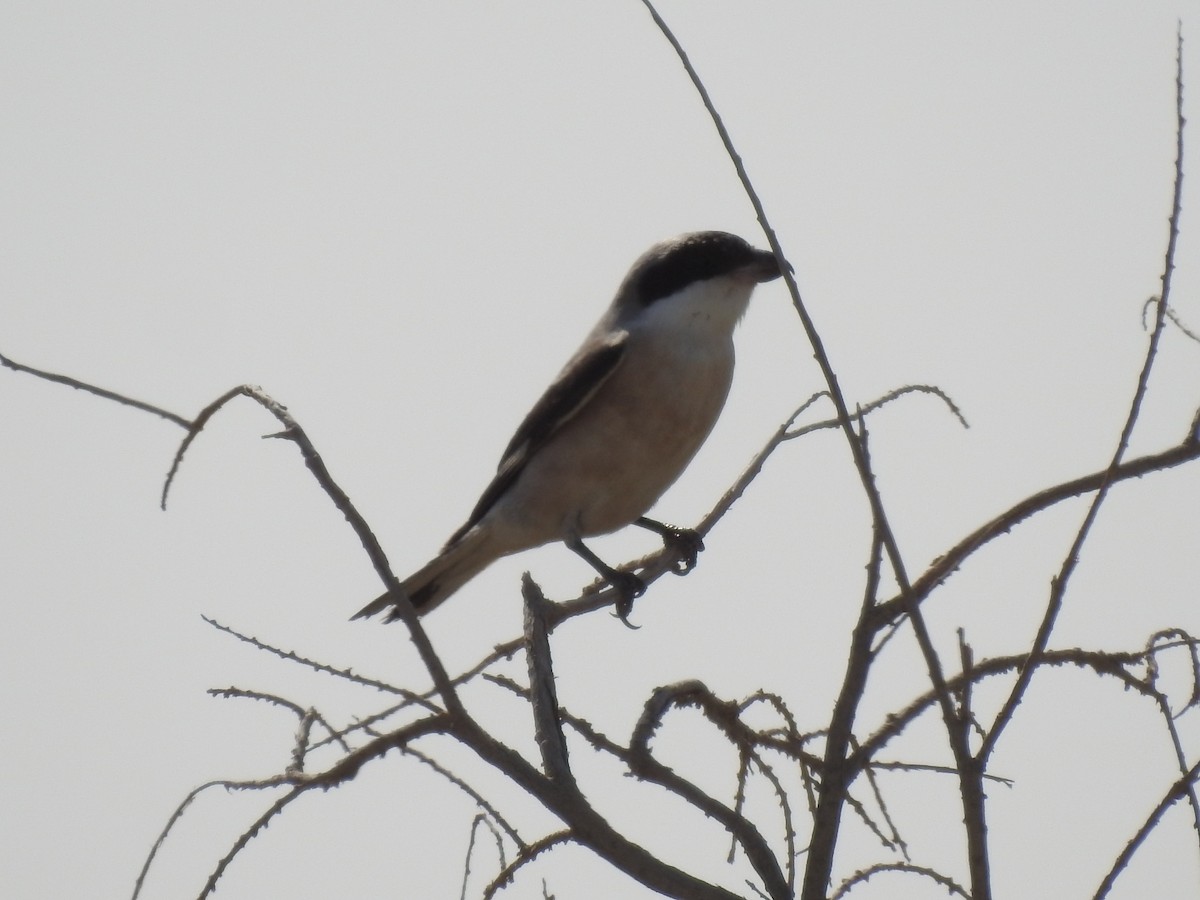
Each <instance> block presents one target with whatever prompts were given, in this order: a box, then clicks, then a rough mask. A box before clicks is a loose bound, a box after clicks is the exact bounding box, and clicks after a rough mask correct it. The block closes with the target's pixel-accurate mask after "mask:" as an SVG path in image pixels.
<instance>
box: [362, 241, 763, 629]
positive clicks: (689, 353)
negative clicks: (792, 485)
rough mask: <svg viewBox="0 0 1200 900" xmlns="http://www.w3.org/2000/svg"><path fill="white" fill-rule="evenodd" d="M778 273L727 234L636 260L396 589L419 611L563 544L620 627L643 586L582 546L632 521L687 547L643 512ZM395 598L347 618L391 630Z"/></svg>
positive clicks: (707, 417)
mask: <svg viewBox="0 0 1200 900" xmlns="http://www.w3.org/2000/svg"><path fill="white" fill-rule="evenodd" d="M779 275H780V270H779V263H778V262H777V261H776V259H775V256H774V254H772V253H770V252H768V251H765V250H757V249H755V248H754V247H752V246H750V245H749V244H748V243H746V242H745V241H744V240H742V239H741V238H740V237H737V236H736V235H732V234H726V233H725V232H723V231H698V232H693V233H690V234H683V235H680V236H679V237H676V238H672V239H671V240H667V241H663V242H662V243H659V244H655V245H654V246H653V247H651V248H650V249H649V250H647V251H646V252H645V253H643V254H642V255H641V257H640V258H639V259H638V260H637V262H635V263H634V264H633V267H632V268H631V269H630V270H629V273H628V274H627V275H626V276H625V280H624V281H622V282H621V286H620V287H619V288H618V289H617V294H616V297H614V298H613V301H612V304H611V305H610V306H609V307H608V310H607V311H606V312H605V313H604V315H603V316H601V317H600V321H599V322H597V323H596V327H595V328H593V329H592V331H591V333H590V334H588V336H587V337H586V338H585V339H584V341H583V344H582V345H581V346H580V348H579V349H578V350H576V351H575V355H574V356H572V357H571V359H570V360H569V361H568V362H567V364H566V366H565V367H564V368H563V370H562V372H560V373H559V375H558V377H557V378H555V379H554V382H553V383H552V384H551V385H550V387H549V388H548V389H547V390H546V393H545V394H543V395H542V398H541V399H540V400H539V401H538V402H537V403H536V404H535V405H534V407H533V409H532V410H531V411H530V413H529V415H527V416H526V417H525V421H523V422H522V423H521V424H520V426H519V427H518V428H517V432H516V434H514V435H513V438H512V440H511V441H510V442H509V444H508V447H507V448H506V449H505V451H504V455H503V458H502V459H501V460H500V466H499V468H498V470H497V472H496V477H495V478H493V479H492V482H491V484H489V485H488V486H487V488H486V489H485V490H484V492H483V496H482V497H480V498H479V502H478V503H477V504H476V505H475V509H474V511H472V513H471V515H470V518H468V519H467V521H466V524H464V525H463V526H462V527H461V528H459V529H458V531H456V532H454V534H452V535H451V536H450V540H449V541H447V542H446V546H445V547H444V548H442V551H441V553H439V554H438V555H437V556H436V557H434V559H433V560H432V561H431V562H430V563H428V564H427V565H426V566H425V567H424V568H422V569H420V570H418V571H417V572H416V573H415V574H413V575H411V576H409V577H408V578H407V579H406V580H405V581H404V582H403V587H404V591H405V593H407V594H408V596H409V598H410V599H411V600H412V603H413V605H414V606H415V607H416V609H417V612H418V613H421V614H424V613H426V612H428V611H429V610H431V609H433V608H434V607H436V606H437V605H438V604H439V603H441V602H442V601H443V600H445V599H446V598H447V597H449V596H450V595H451V594H453V593H454V592H455V591H457V590H458V589H459V588H460V587H462V586H463V585H464V584H466V582H467V581H469V580H470V579H471V578H473V577H474V576H475V575H477V574H478V573H479V572H481V571H482V570H483V569H484V568H486V567H487V566H488V565H490V564H491V563H492V562H494V561H495V560H497V559H499V558H501V557H503V556H508V555H509V554H512V553H518V552H520V551H522V550H528V549H530V548H532V547H539V546H541V545H542V544H548V543H550V542H551V541H562V542H563V543H565V544H566V545H567V546H568V547H569V548H571V549H572V550H573V551H575V552H576V553H578V554H579V555H580V556H581V557H583V558H584V559H585V560H587V561H588V563H589V564H591V566H592V567H593V568H595V569H596V571H598V572H599V573H600V574H601V575H602V576H604V578H605V579H606V580H608V581H609V582H610V583H611V584H612V585H613V586H614V587H616V588H617V589H618V592H619V599H618V603H617V610H618V613H619V614H620V615H621V617H622V619H624V618H625V617H626V616H627V614H628V612H629V609H630V606H631V604H632V602H633V599H634V598H635V597H637V596H638V595H640V594H641V593H642V591H644V590H645V585H644V584H643V583H642V582H641V580H640V579H639V578H638V577H637V576H636V575H634V574H633V573H632V572H618V571H616V570H614V569H612V568H610V567H609V566H607V565H605V564H604V562H602V561H601V560H600V559H599V558H598V557H597V556H596V555H595V554H593V553H592V552H591V551H590V550H589V549H588V548H587V547H586V546H585V545H584V543H583V538H586V537H592V536H594V535H599V534H607V533H609V532H612V531H616V530H618V529H620V528H624V527H625V526H626V525H632V524H637V525H640V526H642V527H645V528H648V529H650V530H652V531H655V532H657V533H658V534H660V535H662V536H663V538H664V539H665V540H667V541H668V542H670V541H680V540H686V534H687V533H686V532H683V531H681V530H679V529H675V528H672V527H671V526H668V525H664V524H662V523H660V522H655V521H653V520H651V519H646V518H644V514H645V513H646V511H647V510H649V509H650V507H651V506H653V505H654V503H655V501H657V500H658V498H659V497H660V496H661V495H662V494H663V492H664V491H665V490H666V489H667V488H668V487H670V486H671V484H672V483H674V481H675V479H676V478H678V477H679V475H680V473H681V472H683V470H684V467H686V466H687V464H688V462H690V461H691V459H692V457H693V456H694V455H695V453H696V451H697V450H699V449H700V445H701V444H703V443H704V440H705V438H707V437H708V434H709V432H710V431H711V430H712V427H713V425H714V424H715V423H716V421H717V416H718V415H720V412H721V408H722V407H723V406H724V405H725V398H726V397H727V396H728V394H729V386H730V383H731V382H732V379H733V362H734V353H733V330H734V326H736V325H737V323H738V321H739V320H740V319H741V318H742V316H743V315H744V314H745V312H746V307H747V306H748V305H749V302H750V294H751V293H752V292H753V291H754V288H755V286H756V285H758V284H761V283H762V282H765V281H771V280H772V279H775V278H778V277H779ZM692 537H693V538H694V539H695V535H694V533H693V534H692ZM696 542H697V545H698V539H696ZM695 549H698V546H696V547H693V550H692V556H693V558H694V553H695ZM400 602H403V601H400V600H399V599H398V598H396V597H393V596H392V595H391V594H388V593H385V594H383V595H382V596H381V597H378V598H377V599H376V600H374V601H373V602H371V603H368V604H367V605H366V606H365V607H363V608H362V609H361V610H359V612H358V613H357V614H355V616H354V618H356V619H358V618H364V617H367V616H372V615H374V614H376V613H380V612H383V611H384V610H385V609H387V608H388V607H393V609H392V611H391V613H390V614H389V615H388V618H387V621H394V620H395V619H397V618H399V614H398V613H397V612H396V609H395V608H394V607H396V606H397V604H398V603H400Z"/></svg>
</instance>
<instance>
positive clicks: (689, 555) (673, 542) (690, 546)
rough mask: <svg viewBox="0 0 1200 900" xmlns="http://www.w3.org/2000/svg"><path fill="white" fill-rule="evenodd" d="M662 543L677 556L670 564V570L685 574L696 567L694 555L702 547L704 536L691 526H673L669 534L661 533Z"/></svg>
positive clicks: (696, 554)
mask: <svg viewBox="0 0 1200 900" xmlns="http://www.w3.org/2000/svg"><path fill="white" fill-rule="evenodd" d="M663 543H664V544H666V545H667V547H668V548H669V549H670V550H671V552H672V553H674V554H676V555H677V556H678V557H679V559H677V560H675V562H674V563H673V564H672V565H671V572H673V573H674V574H676V575H686V574H687V573H688V572H690V571H692V569H694V568H696V557H698V556H699V555H700V551H701V550H703V549H704V538H702V537H700V532H698V531H694V530H693V529H691V528H673V529H672V531H671V533H670V534H664V535H663Z"/></svg>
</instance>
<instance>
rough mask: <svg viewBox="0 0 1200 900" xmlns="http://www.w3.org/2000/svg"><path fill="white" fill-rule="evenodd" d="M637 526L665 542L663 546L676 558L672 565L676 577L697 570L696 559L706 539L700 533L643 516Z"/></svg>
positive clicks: (636, 523)
mask: <svg viewBox="0 0 1200 900" xmlns="http://www.w3.org/2000/svg"><path fill="white" fill-rule="evenodd" d="M634 524H635V525H639V526H641V527H642V528H645V529H647V530H649V531H653V532H654V533H655V534H657V535H658V536H659V537H661V538H662V540H663V546H664V547H666V548H667V550H669V551H670V552H671V554H672V555H673V556H674V557H676V559H675V562H673V563H672V564H671V572H673V573H674V574H676V575H686V574H687V573H688V572H690V571H692V569H694V568H696V558H697V557H698V556H699V555H700V551H701V550H703V549H704V538H702V537H700V532H698V531H696V530H695V529H692V528H680V527H679V526H678V525H668V524H667V523H666V522H659V521H657V520H655V519H648V518H646V517H645V516H642V517H641V518H640V519H638V520H637V521H636V522H635V523H634Z"/></svg>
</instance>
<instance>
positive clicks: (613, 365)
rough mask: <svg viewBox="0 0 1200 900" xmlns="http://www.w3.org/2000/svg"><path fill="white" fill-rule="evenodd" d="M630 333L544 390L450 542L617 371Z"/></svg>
mask: <svg viewBox="0 0 1200 900" xmlns="http://www.w3.org/2000/svg"><path fill="white" fill-rule="evenodd" d="M628 342H629V333H628V332H626V331H617V332H615V333H613V334H612V335H610V336H609V337H607V338H605V339H604V340H603V341H602V342H600V343H598V344H597V345H596V346H593V347H590V348H588V350H587V352H585V353H581V354H579V355H578V356H576V357H575V358H574V359H572V360H571V361H570V362H569V363H568V364H567V366H566V368H564V369H563V370H562V372H561V373H559V376H558V377H557V378H556V379H554V382H553V383H552V384H551V385H550V387H548V388H547V389H546V393H544V394H542V397H541V399H540V400H538V402H537V403H535V404H534V406H533V409H531V410H530V411H529V415H527V416H526V417H525V420H524V421H523V422H521V424H520V425H519V426H517V431H516V433H515V434H514V435H513V436H512V440H511V441H509V442H508V446H507V447H506V448H505V449H504V456H503V457H502V458H501V460H500V465H499V467H498V468H497V469H496V477H495V478H493V479H492V482H491V484H489V485H488V486H487V487H486V488H485V489H484V492H483V495H482V496H481V497H480V498H479V502H478V503H477V504H475V509H474V510H472V512H471V517H470V518H469V519H467V521H466V524H464V525H463V526H462V527H461V528H459V529H458V531H456V532H454V534H452V535H451V536H450V540H448V541H447V542H446V546H447V547H449V546H451V545H452V544H454V543H455V542H457V541H458V539H459V538H461V537H462V536H463V535H464V534H466V533H467V532H468V531H470V530H471V528H473V527H474V526H475V524H476V523H477V522H478V521H479V520H480V519H482V518H483V517H484V516H485V515H486V514H487V512H488V510H489V509H491V508H492V506H493V505H495V503H496V501H497V500H499V499H500V497H501V496H503V494H504V492H505V491H506V490H508V489H509V487H511V486H512V483H513V482H514V481H516V480H517V477H518V476H519V475H520V474H521V471H522V470H523V469H524V468H525V466H526V464H527V463H528V462H529V460H530V459H531V458H532V457H533V455H534V454H535V453H537V452H538V450H540V449H541V448H542V446H544V445H545V443H546V442H547V441H548V440H550V438H551V437H553V436H554V434H555V433H556V432H557V431H558V429H560V428H561V427H562V426H563V425H564V424H565V423H566V422H568V421H570V419H571V418H572V417H574V416H575V414H576V413H578V412H579V411H580V410H581V409H582V408H583V406H584V404H586V403H587V402H588V401H589V400H590V399H591V398H592V396H593V395H594V394H595V393H596V391H598V390H600V386H601V385H603V384H604V382H606V381H607V380H608V379H609V378H610V377H611V376H612V373H613V372H615V371H616V369H617V366H619V365H620V364H621V360H622V359H623V358H624V356H625V349H626V346H627V344H628Z"/></svg>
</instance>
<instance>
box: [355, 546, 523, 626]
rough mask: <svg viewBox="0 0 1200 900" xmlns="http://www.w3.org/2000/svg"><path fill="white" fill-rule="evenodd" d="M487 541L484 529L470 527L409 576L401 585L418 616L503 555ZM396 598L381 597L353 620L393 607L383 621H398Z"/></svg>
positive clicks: (360, 611) (385, 595)
mask: <svg viewBox="0 0 1200 900" xmlns="http://www.w3.org/2000/svg"><path fill="white" fill-rule="evenodd" d="M490 544H491V541H489V540H488V533H487V529H484V528H478V527H476V528H472V529H471V530H470V531H468V532H467V533H466V534H464V535H463V536H462V537H460V538H459V539H458V540H456V541H452V542H451V543H449V544H447V545H446V547H445V548H443V549H442V552H441V553H439V554H438V555H437V556H435V557H434V558H433V559H432V560H430V561H429V562H428V563H426V565H425V566H424V567H422V568H421V569H419V570H417V571H416V572H414V573H413V574H412V575H410V576H408V578H406V579H405V580H404V581H403V582H402V583H401V586H402V587H403V588H404V591H405V593H407V594H408V596H409V599H411V600H412V603H413V606H414V607H416V610H417V614H418V615H422V616H423V615H425V613H427V612H429V611H430V610H431V609H433V608H434V607H435V606H437V605H438V604H439V603H441V602H442V601H443V600H445V599H446V598H447V597H449V596H450V595H451V594H453V593H454V592H455V591H457V590H458V589H459V588H460V587H462V586H463V585H464V584H466V583H467V582H468V581H470V580H471V579H472V578H474V577H475V576H476V575H478V574H479V573H480V572H482V571H483V570H484V569H486V568H487V567H488V566H489V565H491V564H492V563H493V562H494V561H495V560H496V559H497V558H499V557H500V556H501V555H502V554H500V553H497V552H496V551H495V550H494V549H493V548H492V547H491V546H490ZM397 602H398V601H397V598H395V597H393V596H392V595H391V594H390V593H385V594H380V595H379V596H378V597H376V598H375V599H374V600H372V601H371V602H370V603H368V604H367V605H366V606H364V607H363V608H362V609H360V610H359V611H358V612H356V613H355V614H354V615H353V616H352V617H351V618H352V619H366V618H369V617H371V616H373V615H376V614H377V613H381V612H383V611H384V610H385V609H388V608H389V607H392V608H393V609H392V612H391V613H390V614H389V615H388V617H387V619H385V621H387V622H394V621H396V620H397V619H399V618H400V616H399V615H397V613H396V611H395V606H396V605H397Z"/></svg>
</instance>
